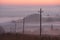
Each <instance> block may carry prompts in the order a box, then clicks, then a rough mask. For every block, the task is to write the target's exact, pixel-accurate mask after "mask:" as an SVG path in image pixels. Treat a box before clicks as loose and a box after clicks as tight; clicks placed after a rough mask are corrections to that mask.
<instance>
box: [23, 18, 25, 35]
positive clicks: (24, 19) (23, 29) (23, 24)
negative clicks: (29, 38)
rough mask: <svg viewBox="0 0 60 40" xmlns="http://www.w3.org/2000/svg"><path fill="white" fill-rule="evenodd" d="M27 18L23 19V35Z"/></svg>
mask: <svg viewBox="0 0 60 40" xmlns="http://www.w3.org/2000/svg"><path fill="white" fill-rule="evenodd" d="M24 26H25V18H24V19H23V34H24Z"/></svg>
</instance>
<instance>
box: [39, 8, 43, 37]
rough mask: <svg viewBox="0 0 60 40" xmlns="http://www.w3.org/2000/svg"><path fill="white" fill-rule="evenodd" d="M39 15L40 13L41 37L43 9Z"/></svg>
mask: <svg viewBox="0 0 60 40" xmlns="http://www.w3.org/2000/svg"><path fill="white" fill-rule="evenodd" d="M39 13H40V37H41V32H42V14H41V13H42V9H41V8H40V11H39Z"/></svg>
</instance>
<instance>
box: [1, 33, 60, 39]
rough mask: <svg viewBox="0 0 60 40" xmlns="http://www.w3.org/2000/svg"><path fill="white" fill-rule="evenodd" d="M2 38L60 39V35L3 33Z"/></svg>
mask: <svg viewBox="0 0 60 40" xmlns="http://www.w3.org/2000/svg"><path fill="white" fill-rule="evenodd" d="M0 40H60V36H49V35H42V36H41V37H40V36H39V35H30V34H11V33H6V34H1V35H0Z"/></svg>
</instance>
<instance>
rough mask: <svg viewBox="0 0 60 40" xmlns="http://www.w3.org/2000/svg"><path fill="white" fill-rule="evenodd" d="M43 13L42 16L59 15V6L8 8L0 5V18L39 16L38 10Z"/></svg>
mask: <svg viewBox="0 0 60 40" xmlns="http://www.w3.org/2000/svg"><path fill="white" fill-rule="evenodd" d="M40 8H42V10H43V11H44V12H43V13H42V14H43V15H48V14H50V15H60V14H59V13H60V11H59V10H60V6H11V5H10V6H9V5H0V17H24V16H27V15H31V14H39V13H38V11H39V9H40Z"/></svg>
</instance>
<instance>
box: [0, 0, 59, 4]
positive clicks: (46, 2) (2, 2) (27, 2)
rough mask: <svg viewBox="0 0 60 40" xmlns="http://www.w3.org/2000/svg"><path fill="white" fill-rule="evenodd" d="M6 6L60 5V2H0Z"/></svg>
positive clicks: (35, 0)
mask: <svg viewBox="0 0 60 40" xmlns="http://www.w3.org/2000/svg"><path fill="white" fill-rule="evenodd" d="M0 4H4V5H60V0H0Z"/></svg>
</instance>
